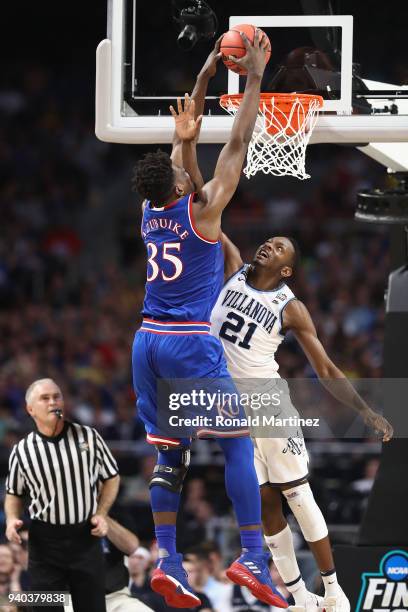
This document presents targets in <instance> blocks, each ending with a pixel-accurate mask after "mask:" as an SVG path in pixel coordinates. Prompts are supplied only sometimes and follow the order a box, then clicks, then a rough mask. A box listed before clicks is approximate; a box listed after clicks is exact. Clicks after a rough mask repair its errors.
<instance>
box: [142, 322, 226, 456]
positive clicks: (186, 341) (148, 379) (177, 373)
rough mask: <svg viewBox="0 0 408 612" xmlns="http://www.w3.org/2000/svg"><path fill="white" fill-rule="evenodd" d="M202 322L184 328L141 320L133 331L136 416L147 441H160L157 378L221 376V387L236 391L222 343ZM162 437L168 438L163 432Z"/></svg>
mask: <svg viewBox="0 0 408 612" xmlns="http://www.w3.org/2000/svg"><path fill="white" fill-rule="evenodd" d="M147 321H149V320H147ZM203 325H204V324H196V325H195V326H194V324H191V325H190V324H189V326H188V328H187V329H186V327H185V326H186V324H184V323H180V324H176V323H174V324H169V323H158V322H148V323H147V322H146V320H144V321H143V323H142V326H141V327H140V329H139V330H138V331H137V332H136V334H135V339H134V342H133V349H132V370H133V386H134V390H135V393H136V396H137V408H138V416H139V417H140V418H141V419H142V421H143V423H144V425H145V429H146V432H147V434H148V435H147V441H148V442H150V443H155V442H160V434H162V435H163V436H164V434H163V428H161V427H160V420H159V419H158V394H157V386H158V379H165V380H166V381H168V380H169V379H170V380H171V379H195V380H197V379H221V381H222V382H221V384H222V387H223V389H224V390H226V391H228V392H231V391H235V392H236V388H235V385H234V382H233V380H232V378H231V375H230V374H229V372H228V370H227V363H226V360H225V357H224V352H223V348H222V344H221V342H220V341H219V340H218V338H216V337H214V336H211V335H210V333H209V325H208V324H207V326H206V327H203ZM199 326H201V327H199ZM218 383H219V381H217V386H218ZM175 438H177V436H175ZM163 439H165V440H166V441H168V440H169V439H171V438H169V436H168V435H167V436H164V437H163ZM176 443H178V444H180V440H179V439H178V440H177V439H176V440H175V445H176Z"/></svg>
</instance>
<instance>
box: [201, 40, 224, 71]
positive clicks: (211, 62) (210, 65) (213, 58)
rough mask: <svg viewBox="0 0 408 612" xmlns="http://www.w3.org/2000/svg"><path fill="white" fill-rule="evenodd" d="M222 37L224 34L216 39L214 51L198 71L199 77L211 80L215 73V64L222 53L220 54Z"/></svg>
mask: <svg viewBox="0 0 408 612" xmlns="http://www.w3.org/2000/svg"><path fill="white" fill-rule="evenodd" d="M223 36H224V34H221V36H220V37H219V38H218V39H217V41H216V43H215V45H214V49H213V50H212V51H211V53H210V55H209V56H208V57H207V59H206V61H205V64H204V66H203V67H202V68H201V70H200V75H202V76H207V77H209V78H212V77H213V76H214V75H215V73H216V72H217V64H218V61H219V60H220V58H221V55H222V53H221V52H220V45H221V40H222V37H223Z"/></svg>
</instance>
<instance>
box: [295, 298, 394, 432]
mask: <svg viewBox="0 0 408 612" xmlns="http://www.w3.org/2000/svg"><path fill="white" fill-rule="evenodd" d="M283 327H284V328H285V329H290V330H291V331H292V332H293V334H294V335H295V338H296V340H297V341H298V342H299V344H300V346H301V347H302V349H303V351H304V352H305V354H306V357H307V358H308V360H309V362H310V364H311V366H312V367H313V369H314V370H315V372H316V374H317V375H318V377H319V380H320V381H321V383H322V384H323V385H324V387H325V388H326V389H327V390H328V391H329V392H330V393H331V394H332V395H333V396H334V397H335V398H336V399H338V400H339V401H341V402H343V403H344V404H346V405H347V406H350V407H351V408H353V409H354V410H356V411H357V412H359V413H360V414H361V416H362V417H363V419H364V421H365V423H366V424H367V425H369V426H370V427H372V428H373V429H374V430H375V431H377V432H380V433H381V434H382V436H383V441H384V442H388V441H389V440H391V438H392V436H393V428H392V425H391V424H390V423H389V422H388V421H387V420H386V419H385V418H384V417H383V416H381V415H380V414H378V413H377V412H375V411H374V410H372V409H371V408H370V407H369V406H368V405H367V404H366V402H365V401H364V400H363V398H362V397H361V396H360V395H359V394H358V393H357V391H356V390H355V388H354V387H353V385H352V384H351V383H350V382H349V381H348V379H347V378H346V376H345V375H344V373H343V372H342V371H341V370H340V369H339V368H338V367H337V366H336V365H335V364H334V363H333V362H332V360H331V359H330V358H329V356H328V355H327V353H326V351H325V349H324V347H323V345H322V343H321V342H320V340H319V338H318V337H317V333H316V328H315V326H314V323H313V321H312V318H311V316H310V313H309V311H308V310H307V308H306V306H305V305H304V304H303V303H302V302H300V301H299V300H293V301H292V302H289V303H288V305H287V306H286V308H285V310H284V311H283Z"/></svg>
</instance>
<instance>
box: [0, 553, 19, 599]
mask: <svg viewBox="0 0 408 612" xmlns="http://www.w3.org/2000/svg"><path fill="white" fill-rule="evenodd" d="M21 569H22V568H21V565H19V564H18V563H16V562H15V561H14V559H13V551H12V550H11V548H10V546H8V545H7V544H0V595H8V593H10V592H11V591H21V582H20V575H21Z"/></svg>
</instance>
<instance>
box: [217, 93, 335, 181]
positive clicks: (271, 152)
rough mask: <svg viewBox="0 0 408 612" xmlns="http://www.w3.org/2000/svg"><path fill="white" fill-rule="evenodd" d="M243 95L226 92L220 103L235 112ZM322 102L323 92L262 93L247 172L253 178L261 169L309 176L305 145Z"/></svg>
mask: <svg viewBox="0 0 408 612" xmlns="http://www.w3.org/2000/svg"><path fill="white" fill-rule="evenodd" d="M242 98H243V94H225V95H223V96H221V98H220V105H221V107H222V108H223V109H224V110H226V111H227V112H228V113H230V115H233V116H235V115H236V114H237V112H238V109H239V106H240V104H241V101H242ZM321 106H323V98H322V97H321V96H315V95H309V94H297V93H294V94H286V93H285V94H278V93H262V94H261V99H260V102H259V111H258V119H257V121H256V124H255V129H254V133H253V136H252V138H251V142H250V143H249V147H248V153H247V165H246V167H245V168H244V174H245V176H246V177H247V178H250V177H251V176H254V174H256V173H257V172H259V171H262V172H264V174H274V175H276V176H285V175H290V176H295V177H296V178H299V179H307V178H310V175H309V174H306V171H305V157H306V147H307V144H308V142H309V139H310V136H311V134H312V131H313V128H314V127H315V125H316V121H317V117H318V113H319V108H320V107H321Z"/></svg>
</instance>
